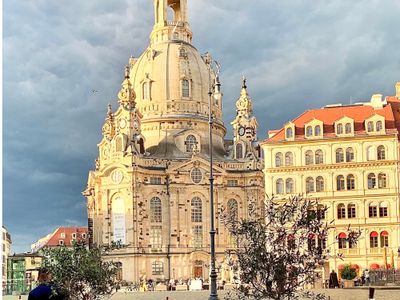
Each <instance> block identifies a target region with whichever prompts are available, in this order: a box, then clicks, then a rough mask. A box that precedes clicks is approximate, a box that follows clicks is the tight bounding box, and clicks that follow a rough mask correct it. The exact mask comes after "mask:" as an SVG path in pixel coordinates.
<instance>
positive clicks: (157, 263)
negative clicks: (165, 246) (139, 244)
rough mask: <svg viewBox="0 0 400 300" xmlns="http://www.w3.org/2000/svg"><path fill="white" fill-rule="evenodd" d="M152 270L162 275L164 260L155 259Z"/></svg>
mask: <svg viewBox="0 0 400 300" xmlns="http://www.w3.org/2000/svg"><path fill="white" fill-rule="evenodd" d="M151 272H152V274H153V275H162V274H163V273H164V265H163V263H162V261H154V262H153V263H152V264H151Z"/></svg>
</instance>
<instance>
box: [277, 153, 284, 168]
mask: <svg viewBox="0 0 400 300" xmlns="http://www.w3.org/2000/svg"><path fill="white" fill-rule="evenodd" d="M282 165H283V154H282V153H281V152H278V153H276V154H275V167H281V166H282Z"/></svg>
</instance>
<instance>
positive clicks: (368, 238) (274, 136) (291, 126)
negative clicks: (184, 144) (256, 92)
mask: <svg viewBox="0 0 400 300" xmlns="http://www.w3.org/2000/svg"><path fill="white" fill-rule="evenodd" d="M399 88H400V83H397V84H396V96H388V97H383V96H382V95H373V96H372V98H371V101H370V102H366V103H358V104H355V105H349V106H342V105H330V106H326V107H324V108H321V109H313V110H308V111H305V112H304V113H303V114H301V115H300V116H298V117H297V118H295V119H294V120H293V121H291V122H288V123H286V124H285V125H284V126H283V127H282V128H281V129H279V130H275V131H270V136H269V138H268V139H267V140H266V141H264V142H263V143H262V148H263V151H264V155H265V158H266V159H265V169H264V173H265V187H266V193H267V195H269V196H274V197H276V198H277V199H282V200H284V199H285V198H286V197H288V196H289V195H291V194H292V195H294V194H299V193H303V194H305V195H307V196H308V197H313V198H318V199H320V201H321V204H322V205H324V206H327V207H328V211H327V214H326V216H325V218H326V220H327V221H331V220H334V223H333V225H334V226H335V228H334V230H333V231H332V232H331V234H330V236H329V238H328V241H327V243H326V244H327V246H328V247H330V251H331V253H332V254H333V255H334V256H335V255H337V254H340V253H341V254H342V255H343V260H340V259H335V258H332V259H331V260H330V261H329V262H328V263H327V264H326V266H325V274H326V276H329V270H331V269H335V270H338V269H340V268H341V266H342V265H343V264H346V263H351V264H355V265H357V266H358V267H359V270H362V269H365V268H378V267H380V268H384V267H385V263H384V261H385V256H386V264H387V266H388V267H389V265H390V266H392V267H393V266H394V267H396V268H397V267H398V266H399V263H400V261H399V259H398V249H399V245H400V230H399V228H400V227H399V225H400V221H399V206H400V199H399V190H400V186H399V159H400V158H399V131H400V113H399V111H400V110H399V107H400V89H399ZM349 224H351V226H352V227H353V228H355V229H358V228H359V229H361V231H362V236H361V238H360V240H359V242H358V244H357V245H349V244H348V242H346V241H345V239H342V238H345V232H346V228H347V227H348V225H349ZM337 238H338V240H337ZM385 253H386V254H385Z"/></svg>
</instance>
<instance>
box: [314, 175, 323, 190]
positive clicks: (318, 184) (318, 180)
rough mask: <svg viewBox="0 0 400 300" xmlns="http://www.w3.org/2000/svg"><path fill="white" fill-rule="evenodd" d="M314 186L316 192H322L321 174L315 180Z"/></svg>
mask: <svg viewBox="0 0 400 300" xmlns="http://www.w3.org/2000/svg"><path fill="white" fill-rule="evenodd" d="M315 187H316V191H317V192H323V191H324V190H325V186H324V178H323V177H322V176H318V177H317V179H316V180H315Z"/></svg>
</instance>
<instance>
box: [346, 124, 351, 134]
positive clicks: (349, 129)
mask: <svg viewBox="0 0 400 300" xmlns="http://www.w3.org/2000/svg"><path fill="white" fill-rule="evenodd" d="M345 132H346V133H351V124H350V123H346V125H345Z"/></svg>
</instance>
